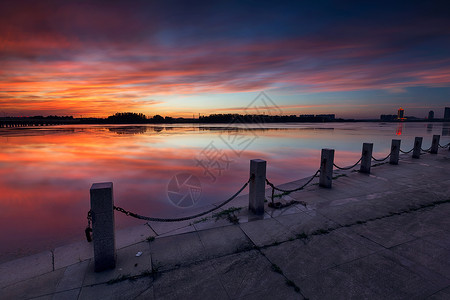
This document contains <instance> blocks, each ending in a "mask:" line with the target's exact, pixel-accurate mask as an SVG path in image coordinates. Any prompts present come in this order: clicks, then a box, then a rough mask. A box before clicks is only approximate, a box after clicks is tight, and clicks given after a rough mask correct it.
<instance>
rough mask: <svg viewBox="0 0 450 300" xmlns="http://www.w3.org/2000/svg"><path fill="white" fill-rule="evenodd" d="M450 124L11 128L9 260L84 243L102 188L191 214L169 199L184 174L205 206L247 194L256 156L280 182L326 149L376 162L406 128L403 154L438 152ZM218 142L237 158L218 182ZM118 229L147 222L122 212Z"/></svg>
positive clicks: (143, 207)
mask: <svg viewBox="0 0 450 300" xmlns="http://www.w3.org/2000/svg"><path fill="white" fill-rule="evenodd" d="M449 124H450V123H445V124H444V125H442V124H439V123H438V124H434V126H433V128H431V131H429V130H428V128H427V129H426V130H425V129H424V126H423V124H409V123H408V124H404V123H399V124H395V123H391V124H378V123H348V124H347V123H336V124H324V125H323V126H321V125H320V124H287V125H283V124H268V125H267V126H265V127H264V128H263V129H261V128H259V127H258V126H257V125H244V126H243V127H239V126H236V127H235V128H233V129H230V128H228V127H227V126H226V125H223V126H221V125H220V126H217V125H214V126H198V125H187V124H182V125H158V126H151V125H150V126H122V125H120V126H118V125H114V126H103V125H90V126H59V127H46V128H43V127H36V128H31V129H26V128H20V129H19V128H17V129H16V128H11V129H9V128H8V129H4V128H2V129H0V140H1V142H2V148H1V150H0V166H1V168H0V208H1V209H0V226H1V228H8V230H3V231H1V232H0V262H1V261H5V260H8V259H11V258H13V257H17V256H21V255H25V254H30V253H33V252H38V251H43V250H47V249H51V248H52V247H55V246H58V245H62V244H65V243H67V242H70V241H72V240H81V239H83V238H84V227H85V226H86V213H87V211H88V210H89V188H90V186H91V184H92V183H94V182H103V181H112V182H114V190H115V202H116V204H117V205H119V206H121V207H124V208H126V209H129V210H133V211H136V212H139V213H142V214H144V215H151V216H157V217H165V216H168V217H169V216H173V215H180V214H184V215H186V214H189V213H190V211H189V209H182V208H179V207H176V206H174V205H173V204H172V202H170V201H169V199H168V196H167V185H168V183H169V181H170V179H171V178H173V177H174V175H176V174H179V173H183V172H185V173H186V172H187V173H190V174H194V175H195V176H197V177H198V178H199V179H200V181H201V185H202V194H201V196H200V198H199V200H198V202H197V203H196V205H195V207H194V208H196V209H197V208H199V207H202V206H206V205H209V204H211V203H217V202H221V201H222V200H223V199H226V198H228V197H229V196H231V195H232V194H233V193H234V192H235V191H236V190H238V189H239V188H240V187H241V186H242V184H243V183H244V182H245V181H246V180H247V179H248V176H249V160H250V159H254V158H260V159H265V160H267V162H268V165H267V174H268V178H269V179H270V180H271V181H272V182H274V183H277V184H278V183H283V182H287V181H291V180H296V179H299V178H303V177H306V176H310V175H312V174H313V173H314V172H315V171H316V170H317V168H318V166H319V158H320V149H321V148H334V149H336V154H335V161H336V164H338V165H342V166H345V165H351V164H353V163H354V162H355V161H356V160H357V159H358V158H359V156H360V153H361V145H362V143H363V142H373V143H374V156H376V157H384V156H386V153H387V152H388V151H389V149H390V141H391V139H392V138H396V134H397V132H399V131H400V132H403V134H402V148H403V149H410V148H411V147H412V144H413V139H414V136H415V135H419V136H424V146H425V147H428V146H429V145H428V143H430V141H431V135H432V134H439V133H441V131H442V135H443V136H448V135H449ZM397 126H401V127H400V128H401V129H400V130H399V129H398V128H399V127H397ZM403 126H405V129H404V128H403ZM441 126H442V128H441ZM230 131H231V132H234V133H236V132H237V133H239V135H242V136H243V137H244V138H246V137H250V136H256V138H255V139H254V140H253V141H252V143H251V144H249V145H248V147H246V148H245V151H242V152H239V155H237V153H236V151H235V149H232V148H230V147H229V146H230V144H226V143H224V141H223V139H221V138H220V135H223V134H228V133H229V132H230ZM444 133H445V134H444ZM210 143H213V144H214V145H215V147H217V149H219V150H220V151H221V153H223V154H224V155H226V156H227V157H228V159H230V161H231V162H230V163H229V166H228V168H227V169H224V170H222V172H221V173H220V174H216V175H217V176H216V177H217V178H216V180H215V181H212V180H211V178H210V177H209V176H207V174H205V172H204V169H203V168H201V166H199V165H198V164H197V163H196V158H197V157H198V156H199V154H200V153H201V152H202V151H203V150H204V149H205V148H206V147H207V146H208V145H209V144H210ZM441 143H442V144H446V143H448V141H446V140H445V139H441ZM116 224H117V227H119V228H120V227H125V226H130V225H133V224H140V221H136V220H134V219H131V218H127V217H126V216H123V215H121V214H118V215H117V222H116Z"/></svg>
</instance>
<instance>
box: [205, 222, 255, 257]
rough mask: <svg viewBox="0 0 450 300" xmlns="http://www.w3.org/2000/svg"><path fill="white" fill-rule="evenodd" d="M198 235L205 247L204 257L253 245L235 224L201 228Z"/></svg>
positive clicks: (217, 255) (224, 253)
mask: <svg viewBox="0 0 450 300" xmlns="http://www.w3.org/2000/svg"><path fill="white" fill-rule="evenodd" d="M198 235H199V237H200V240H201V242H202V244H203V247H204V249H205V258H214V257H220V256H224V255H227V254H232V253H237V252H242V251H245V250H249V249H251V248H253V246H254V245H253V243H252V242H251V241H250V240H249V239H248V238H247V236H246V235H245V234H244V232H243V231H242V229H241V228H240V227H239V226H237V225H233V226H225V227H221V228H215V229H209V230H202V231H199V232H198Z"/></svg>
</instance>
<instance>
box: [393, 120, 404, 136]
mask: <svg viewBox="0 0 450 300" xmlns="http://www.w3.org/2000/svg"><path fill="white" fill-rule="evenodd" d="M402 132H403V123H402V122H399V123H397V130H396V132H395V134H396V135H402Z"/></svg>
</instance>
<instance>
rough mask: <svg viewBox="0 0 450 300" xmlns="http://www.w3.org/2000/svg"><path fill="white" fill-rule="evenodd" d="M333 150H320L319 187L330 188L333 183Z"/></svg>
mask: <svg viewBox="0 0 450 300" xmlns="http://www.w3.org/2000/svg"><path fill="white" fill-rule="evenodd" d="M333 163H334V149H322V154H321V157H320V176H319V186H321V187H325V188H331V184H332V181H333Z"/></svg>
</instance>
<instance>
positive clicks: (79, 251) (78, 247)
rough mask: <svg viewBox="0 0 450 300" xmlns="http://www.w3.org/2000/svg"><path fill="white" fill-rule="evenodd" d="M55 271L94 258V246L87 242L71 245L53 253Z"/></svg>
mask: <svg viewBox="0 0 450 300" xmlns="http://www.w3.org/2000/svg"><path fill="white" fill-rule="evenodd" d="M53 253H54V263H55V269H60V268H64V267H67V266H69V265H73V264H76V263H79V262H82V261H84V260H87V259H90V258H93V257H94V244H93V243H88V242H87V241H81V242H76V243H72V244H69V245H65V246H61V247H58V248H56V249H55V250H54V251H53Z"/></svg>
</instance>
